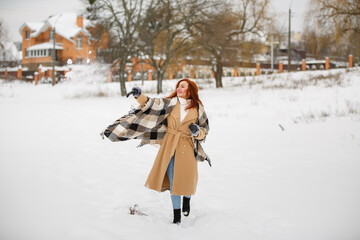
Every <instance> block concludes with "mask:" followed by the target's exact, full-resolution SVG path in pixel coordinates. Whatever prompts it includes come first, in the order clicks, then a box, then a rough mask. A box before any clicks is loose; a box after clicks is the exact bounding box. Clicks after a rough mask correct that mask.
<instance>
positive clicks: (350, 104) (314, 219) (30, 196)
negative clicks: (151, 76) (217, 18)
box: [0, 68, 360, 240]
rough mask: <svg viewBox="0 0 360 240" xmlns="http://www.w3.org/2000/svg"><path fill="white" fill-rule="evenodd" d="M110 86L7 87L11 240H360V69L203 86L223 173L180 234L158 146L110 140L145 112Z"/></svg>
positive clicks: (216, 169)
mask: <svg viewBox="0 0 360 240" xmlns="http://www.w3.org/2000/svg"><path fill="white" fill-rule="evenodd" d="M80 70H81V69H80ZM80 70H79V69H78V72H79V71H80ZM75 72H76V70H74V73H75ZM82 78H83V77H82ZM89 79H90V78H89ZM97 79H99V80H98V81H97ZM100 79H101V80H100ZM104 81H106V79H105V80H104V77H101V76H100V74H99V75H98V76H97V75H94V73H92V74H91V79H90V80H86V81H77V80H76V75H75V74H74V75H73V76H72V80H71V82H68V83H62V84H59V85H57V86H55V87H52V86H50V85H38V86H34V85H31V84H25V83H15V82H12V83H7V82H4V81H0V111H1V118H0V133H1V134H0V239H1V240H68V239H69V240H70V239H71V240H92V239H93V240H113V239H114V240H115V239H116V240H119V239H164V240H165V239H166V240H167V239H244V240H305V239H306V240H358V239H360V69H359V68H358V69H353V70H351V71H346V70H332V71H327V72H322V71H317V72H308V73H301V72H300V73H291V74H282V75H270V76H261V77H247V78H236V79H233V78H227V79H224V85H225V87H224V88H223V89H215V88H214V87H213V85H214V84H213V82H211V81H209V80H199V81H198V83H199V86H200V87H201V88H202V90H201V91H200V98H201V99H202V101H203V103H204V106H205V109H206V111H207V114H208V116H209V120H210V133H209V136H208V138H207V142H206V143H205V144H204V145H203V146H204V148H205V150H206V151H207V153H208V154H209V155H210V157H211V158H212V162H213V167H211V168H210V167H209V166H208V165H207V164H206V163H199V184H198V190H197V193H196V194H195V195H194V196H193V198H192V200H191V204H192V205H191V214H190V216H189V217H188V218H185V217H183V218H182V223H181V225H179V226H177V225H173V224H172V223H171V222H172V208H171V201H170V196H169V192H165V193H157V192H154V191H152V190H149V189H147V188H145V187H144V186H143V185H144V183H145V180H146V177H147V174H148V173H149V171H150V169H151V166H152V164H153V160H154V159H155V156H156V153H157V150H158V149H157V148H156V147H153V146H145V147H142V148H136V146H137V145H138V143H139V142H138V141H136V140H134V141H129V142H117V143H113V142H110V141H109V140H107V139H105V140H103V139H101V137H100V135H99V133H100V132H101V131H102V130H103V129H104V128H105V127H106V126H107V125H108V124H111V123H112V122H113V121H114V120H115V119H117V118H118V117H120V116H121V115H123V114H125V113H127V111H128V110H129V108H130V106H131V105H133V106H135V105H136V101H135V100H134V99H131V98H129V99H126V98H123V97H120V96H119V93H118V91H119V90H118V89H119V86H118V83H104ZM155 84H156V82H155V81H153V82H145V85H144V86H142V88H143V89H144V91H145V92H146V93H147V94H148V95H149V96H152V97H154V96H156V95H155V94H154V93H153V90H152V88H153V86H155ZM175 84H176V81H167V82H165V83H164V89H165V90H166V93H164V95H162V96H165V95H167V94H169V91H170V89H172V88H173V87H174V86H175ZM133 85H139V86H141V83H140V82H132V83H129V84H128V89H130V87H131V86H133ZM136 203H137V204H138V205H139V207H140V209H141V210H142V211H143V212H145V213H147V214H148V216H137V215H130V214H129V207H131V206H133V205H134V204H136Z"/></svg>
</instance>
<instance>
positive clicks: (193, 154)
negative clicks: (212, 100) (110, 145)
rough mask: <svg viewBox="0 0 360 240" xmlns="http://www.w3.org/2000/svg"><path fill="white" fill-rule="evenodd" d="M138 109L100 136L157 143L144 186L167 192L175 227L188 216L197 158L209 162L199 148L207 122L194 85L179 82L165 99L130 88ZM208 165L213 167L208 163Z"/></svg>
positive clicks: (195, 185) (196, 172)
mask: <svg viewBox="0 0 360 240" xmlns="http://www.w3.org/2000/svg"><path fill="white" fill-rule="evenodd" d="M130 94H133V95H134V97H135V98H136V99H137V101H138V102H139V103H140V107H139V108H138V109H136V110H135V111H133V112H132V113H130V114H129V115H126V116H124V117H122V118H120V119H119V120H117V121H116V122H115V123H114V124H112V125H110V126H109V127H108V128H107V129H106V130H105V131H104V132H103V135H105V136H106V137H108V138H109V139H110V140H112V141H124V140H128V139H134V138H136V139H142V143H141V145H144V144H147V143H158V144H160V149H159V152H158V154H157V156H156V159H155V162H154V165H153V167H152V169H151V171H150V174H149V176H148V178H147V180H146V183H145V186H146V187H148V188H150V189H153V190H155V191H158V192H163V191H166V190H170V193H171V201H172V205H173V210H174V220H173V223H177V224H178V223H180V222H181V196H184V197H183V204H182V212H183V214H184V216H189V214H190V198H191V195H193V194H194V193H195V191H196V187H197V182H198V168H197V160H198V161H204V160H207V161H208V162H209V164H210V159H209V158H208V156H207V155H206V154H205V152H204V150H203V149H202V147H201V144H200V143H201V142H202V141H203V140H204V139H205V137H206V135H207V134H208V131H209V122H208V119H207V116H206V113H205V111H204V107H203V105H202V102H201V101H200V99H199V95H198V87H197V85H196V83H195V82H193V81H191V80H189V79H182V80H180V81H179V82H178V83H177V84H176V89H175V90H174V92H173V93H171V94H170V96H168V97H167V98H158V99H155V98H149V97H147V96H145V95H144V94H142V93H141V89H140V88H138V87H134V88H133V89H132V90H131V92H129V94H128V95H130ZM210 166H211V164H210Z"/></svg>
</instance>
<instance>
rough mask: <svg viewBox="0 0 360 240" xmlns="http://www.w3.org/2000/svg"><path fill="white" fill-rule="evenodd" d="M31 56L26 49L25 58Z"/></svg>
mask: <svg viewBox="0 0 360 240" xmlns="http://www.w3.org/2000/svg"><path fill="white" fill-rule="evenodd" d="M28 56H29V51H28V50H26V49H25V57H28Z"/></svg>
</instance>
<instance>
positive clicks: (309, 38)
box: [304, 0, 360, 60]
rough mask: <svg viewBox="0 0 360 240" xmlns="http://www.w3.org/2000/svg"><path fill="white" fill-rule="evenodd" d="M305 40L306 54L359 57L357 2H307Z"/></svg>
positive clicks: (356, 0) (359, 37)
mask: <svg viewBox="0 0 360 240" xmlns="http://www.w3.org/2000/svg"><path fill="white" fill-rule="evenodd" d="M309 4H310V5H309V9H310V10H309V11H308V13H307V16H306V19H305V28H304V40H305V42H306V51H307V54H308V55H311V56H313V57H315V58H324V57H330V58H332V59H334V58H335V59H336V58H338V59H339V60H340V59H346V58H347V57H348V55H349V54H353V55H354V59H359V57H360V44H359V42H360V1H359V0H314V1H310V2H309Z"/></svg>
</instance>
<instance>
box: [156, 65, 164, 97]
mask: <svg viewBox="0 0 360 240" xmlns="http://www.w3.org/2000/svg"><path fill="white" fill-rule="evenodd" d="M163 78H164V72H162V71H161V70H158V71H157V81H158V82H157V94H160V93H162V92H163V91H162V80H163Z"/></svg>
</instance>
